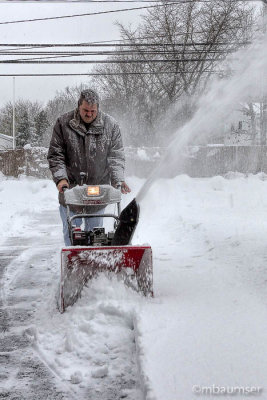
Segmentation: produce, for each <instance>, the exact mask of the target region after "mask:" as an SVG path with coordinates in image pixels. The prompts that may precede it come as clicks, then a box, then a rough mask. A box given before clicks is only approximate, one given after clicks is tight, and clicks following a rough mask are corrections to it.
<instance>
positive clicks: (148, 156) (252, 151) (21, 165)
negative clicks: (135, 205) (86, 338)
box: [0, 145, 267, 178]
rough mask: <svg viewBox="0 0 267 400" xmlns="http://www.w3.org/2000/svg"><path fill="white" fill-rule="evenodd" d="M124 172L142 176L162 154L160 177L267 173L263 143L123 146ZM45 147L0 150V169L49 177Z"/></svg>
mask: <svg viewBox="0 0 267 400" xmlns="http://www.w3.org/2000/svg"><path fill="white" fill-rule="evenodd" d="M125 150H126V151H125V152H126V175H127V176H129V175H135V176H138V177H140V178H146V177H147V176H148V175H149V174H150V172H151V171H152V170H153V169H154V168H155V167H156V166H157V165H158V164H159V163H160V160H161V159H162V157H164V154H167V155H165V158H164V159H165V164H166V163H167V164H168V163H169V164H170V165H171V167H170V168H166V166H165V168H163V173H162V174H161V176H165V177H173V176H176V175H179V174H188V175H190V176H192V177H209V176H214V175H224V174H226V173H227V172H229V171H237V172H241V173H245V174H246V173H253V174H255V173H258V172H261V171H262V172H265V173H267V146H220V145H214V146H211V145H210V146H199V147H190V148H188V149H187V150H186V152H185V153H183V154H177V156H175V157H172V160H170V157H168V153H166V149H162V148H138V149H136V148H126V149H125ZM46 156H47V149H46V148H43V147H28V148H24V149H18V150H15V151H13V150H9V151H3V152H0V171H1V172H2V173H3V174H4V175H7V176H14V177H18V176H19V175H21V174H25V175H30V176H35V177H38V178H51V174H50V171H49V169H48V164H47V160H46Z"/></svg>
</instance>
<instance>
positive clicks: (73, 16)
mask: <svg viewBox="0 0 267 400" xmlns="http://www.w3.org/2000/svg"><path fill="white" fill-rule="evenodd" d="M183 1H187V0H183ZM190 1H191V0H190ZM173 4H177V3H166V4H157V5H156V6H143V7H133V8H123V9H119V10H107V11H97V12H93V13H83V14H72V15H60V16H57V17H45V18H32V19H21V20H16V21H4V22H0V25H7V24H20V23H24V22H37V21H51V20H57V19H64V18H76V17H88V16H91V15H101V14H111V13H117V12H123V11H133V10H144V9H148V8H155V7H164V6H169V5H173Z"/></svg>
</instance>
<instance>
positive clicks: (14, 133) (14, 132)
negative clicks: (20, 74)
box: [12, 76, 16, 150]
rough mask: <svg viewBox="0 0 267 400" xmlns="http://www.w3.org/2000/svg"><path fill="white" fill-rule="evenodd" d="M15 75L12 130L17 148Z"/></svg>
mask: <svg viewBox="0 0 267 400" xmlns="http://www.w3.org/2000/svg"><path fill="white" fill-rule="evenodd" d="M15 95H16V92H15V77H14V76H13V123H12V131H13V150H15V149H16V119H15Z"/></svg>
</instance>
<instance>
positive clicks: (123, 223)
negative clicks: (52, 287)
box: [59, 173, 153, 312]
mask: <svg viewBox="0 0 267 400" xmlns="http://www.w3.org/2000/svg"><path fill="white" fill-rule="evenodd" d="M81 178H82V179H81V185H80V186H75V187H74V188H72V189H68V188H64V198H65V203H66V207H67V221H68V228H69V237H70V241H71V246H67V247H64V248H62V250H61V279H60V304H59V308H60V312H64V311H65V309H66V308H67V307H68V306H69V305H73V304H74V303H75V301H76V300H77V299H78V298H79V297H80V295H81V291H82V288H83V287H84V285H85V284H86V283H87V282H88V281H89V279H92V278H93V277H96V276H98V274H99V273H100V272H104V271H108V272H110V271H111V272H113V273H115V274H118V275H119V276H120V277H122V279H123V280H124V282H125V284H126V285H128V286H130V287H132V288H134V289H136V290H137V291H140V292H142V293H143V294H144V295H145V296H147V295H150V296H153V287H152V250H151V247H150V246H132V245H131V244H130V242H131V239H132V236H133V234H134V231H135V228H136V225H137V223H138V218H139V206H138V204H137V203H136V200H135V199H133V200H132V201H131V202H130V203H129V204H128V205H127V206H126V207H125V208H124V209H123V210H122V211H121V207H120V202H121V190H120V188H114V187H112V186H110V185H94V186H91V185H84V184H83V178H84V174H83V173H81ZM109 204H116V209H117V212H116V214H109V213H105V209H104V208H105V207H106V206H108V205H109ZM71 211H72V213H73V212H74V215H72V213H71ZM91 218H112V219H113V220H114V229H113V230H112V231H110V232H106V231H105V228H103V227H98V226H95V227H93V228H92V229H91V230H86V229H85V227H86V223H85V222H86V220H87V219H91ZM81 219H82V221H83V224H81V226H77V225H78V224H76V223H75V221H77V220H79V221H81Z"/></svg>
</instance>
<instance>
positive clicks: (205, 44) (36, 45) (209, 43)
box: [0, 41, 251, 48]
mask: <svg viewBox="0 0 267 400" xmlns="http://www.w3.org/2000/svg"><path fill="white" fill-rule="evenodd" d="M214 44H216V46H224V45H241V46H242V45H247V44H251V42H250V41H242V42H239V41H235V42H233V41H231V42H228V41H225V42H218V43H214V42H191V43H162V42H156V43H103V44H101V45H99V44H98V43H13V44H12V43H0V47H11V46H12V47H22V48H23V47H31V46H35V47H40V48H43V47H114V46H116V47H156V46H162V47H165V46H186V47H188V46H210V45H214Z"/></svg>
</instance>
